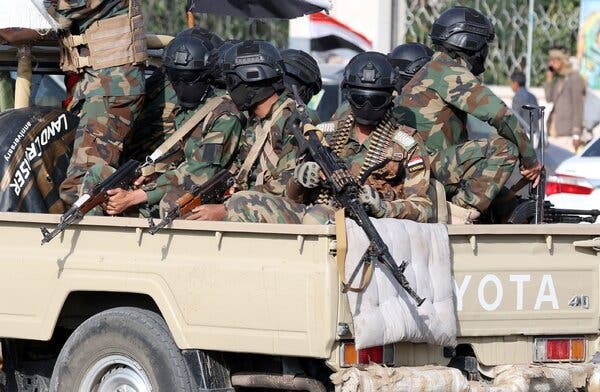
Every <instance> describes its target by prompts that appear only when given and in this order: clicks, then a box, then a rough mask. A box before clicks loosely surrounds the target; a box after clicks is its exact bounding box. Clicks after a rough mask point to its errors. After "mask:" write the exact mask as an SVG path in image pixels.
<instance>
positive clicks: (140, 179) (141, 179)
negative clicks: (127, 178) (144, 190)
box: [133, 176, 149, 189]
mask: <svg viewBox="0 0 600 392" xmlns="http://www.w3.org/2000/svg"><path fill="white" fill-rule="evenodd" d="M148 180H149V178H148V177H144V176H139V177H138V178H136V179H135V181H134V182H133V188H134V189H135V188H139V187H141V186H142V185H144V184H145V183H146V182H147V181H148Z"/></svg>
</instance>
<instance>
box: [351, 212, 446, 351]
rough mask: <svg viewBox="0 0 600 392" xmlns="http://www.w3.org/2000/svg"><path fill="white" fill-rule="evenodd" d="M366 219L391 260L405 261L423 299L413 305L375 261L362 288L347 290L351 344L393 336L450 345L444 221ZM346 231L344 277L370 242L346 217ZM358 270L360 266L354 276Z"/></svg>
mask: <svg viewBox="0 0 600 392" xmlns="http://www.w3.org/2000/svg"><path fill="white" fill-rule="evenodd" d="M371 220H372V222H373V224H374V225H375V227H376V228H377V230H378V232H379V234H380V235H381V237H382V238H383V240H384V241H385V243H386V244H387V245H388V248H389V250H390V252H391V254H392V256H393V257H394V259H395V260H396V263H397V264H398V265H400V263H401V262H402V260H406V261H408V263H409V264H408V267H407V268H406V271H405V272H404V274H405V275H406V278H407V279H408V281H409V282H410V284H411V286H412V288H413V289H415V290H416V291H417V293H418V294H419V295H420V296H421V297H425V298H426V300H425V302H424V303H423V304H422V305H421V306H420V307H418V308H417V306H416V303H415V301H414V300H413V299H412V298H411V297H410V296H409V295H408V294H407V293H406V291H404V289H403V288H402V287H401V286H400V285H399V284H398V282H397V281H396V280H395V279H394V278H393V276H392V275H391V273H389V271H388V270H387V269H386V268H385V267H383V266H381V265H380V264H379V263H378V262H376V263H375V268H374V271H373V277H372V279H371V282H370V283H369V285H368V286H367V288H366V289H365V291H363V292H362V293H353V292H348V300H349V303H350V310H351V312H352V317H353V320H354V332H355V342H356V348H358V349H360V348H366V347H372V346H379V345H384V344H391V343H396V342H413V343H429V344H435V345H444V346H452V345H455V344H456V313H455V306H454V295H453V289H452V272H451V260H450V247H449V239H448V231H447V229H446V226H445V225H442V224H426V223H416V222H413V221H408V220H399V219H371ZM346 232H347V236H348V252H347V254H346V277H345V279H346V281H348V279H349V278H350V275H351V274H352V271H353V270H354V268H355V267H356V265H357V264H358V263H359V261H360V259H361V257H362V256H363V254H364V252H365V250H366V249H367V247H368V246H369V242H368V240H367V237H366V235H365V233H364V231H363V230H362V229H361V228H360V227H359V226H358V225H357V224H356V222H354V221H353V220H351V219H346ZM361 274H362V272H359V275H358V277H357V278H356V279H355V280H356V282H358V281H359V280H360V275H361ZM354 285H356V283H354V284H353V286H354Z"/></svg>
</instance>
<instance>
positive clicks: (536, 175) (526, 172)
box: [521, 161, 542, 188]
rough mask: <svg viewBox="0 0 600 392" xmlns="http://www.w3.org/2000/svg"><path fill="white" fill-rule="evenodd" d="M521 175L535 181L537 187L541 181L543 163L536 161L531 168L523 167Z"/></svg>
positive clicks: (534, 184) (534, 185)
mask: <svg viewBox="0 0 600 392" xmlns="http://www.w3.org/2000/svg"><path fill="white" fill-rule="evenodd" d="M521 175H522V176H523V177H525V178H527V179H528V180H529V181H531V182H533V187H534V188H535V187H536V186H538V184H539V183H540V179H541V176H542V164H541V163H539V162H537V161H536V162H535V165H534V166H532V167H530V168H524V167H521Z"/></svg>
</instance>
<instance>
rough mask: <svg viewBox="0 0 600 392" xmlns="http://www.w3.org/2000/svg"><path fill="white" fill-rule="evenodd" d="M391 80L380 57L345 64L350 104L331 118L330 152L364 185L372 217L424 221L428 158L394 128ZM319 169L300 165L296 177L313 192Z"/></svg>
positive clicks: (416, 141)
mask: <svg viewBox="0 0 600 392" xmlns="http://www.w3.org/2000/svg"><path fill="white" fill-rule="evenodd" d="M394 82H395V78H394V77H393V67H392V65H391V64H390V63H389V61H388V60H387V58H386V56H385V55H383V54H381V53H376V52H366V53H361V54H359V55H357V56H355V57H354V58H353V59H352V60H351V61H350V63H348V66H346V69H345V70H344V80H343V82H342V88H343V90H344V94H345V95H346V97H347V98H348V103H349V106H342V107H341V108H340V109H339V110H338V112H336V114H335V115H334V123H335V132H334V134H333V137H332V141H331V148H332V149H333V151H334V152H335V153H337V154H338V155H339V156H340V157H341V158H343V159H344V161H345V162H346V164H347V166H348V168H349V170H350V172H351V173H352V174H353V175H354V176H355V177H356V178H357V180H358V181H359V182H360V183H362V184H364V185H363V187H362V189H361V193H360V200H361V202H362V203H363V205H364V206H365V207H366V209H367V212H368V213H369V214H370V215H371V216H373V217H376V218H401V219H411V220H415V221H418V222H427V221H428V220H429V219H430V218H431V216H432V203H431V200H430V199H429V198H428V196H427V190H428V188H429V160H428V156H427V152H426V150H425V145H424V144H423V143H422V141H421V140H420V138H419V136H418V134H417V132H416V130H415V129H413V128H410V127H407V126H405V125H401V124H399V121H398V120H399V119H398V118H397V117H396V115H395V114H394V112H393V111H392V98H393V95H392V91H393V88H394ZM319 171H320V168H319V166H318V165H316V164H315V163H314V162H305V163H302V164H300V165H298V167H297V169H296V171H295V178H296V180H297V181H298V182H299V183H300V184H301V185H303V186H304V187H307V188H313V187H315V186H317V185H318V184H319V183H320V176H319Z"/></svg>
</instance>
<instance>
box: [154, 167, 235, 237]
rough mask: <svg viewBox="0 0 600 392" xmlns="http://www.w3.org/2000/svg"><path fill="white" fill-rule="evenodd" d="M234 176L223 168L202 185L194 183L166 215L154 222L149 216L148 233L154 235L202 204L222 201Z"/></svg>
mask: <svg viewBox="0 0 600 392" xmlns="http://www.w3.org/2000/svg"><path fill="white" fill-rule="evenodd" d="M234 180H235V179H234V177H233V176H232V175H231V173H230V172H229V171H228V170H225V169H222V170H220V171H219V172H217V174H215V176H214V177H213V178H211V179H210V180H208V181H207V182H205V183H204V184H202V185H194V186H193V187H192V188H191V189H190V190H189V192H186V193H185V194H184V195H183V196H181V197H180V198H178V199H177V200H176V201H175V206H174V207H172V208H171V209H169V210H168V211H167V213H166V214H165V217H164V218H163V219H162V220H161V221H160V222H159V223H158V224H156V225H155V224H154V221H153V220H152V218H148V227H149V228H150V229H149V230H148V233H150V234H152V235H154V234H156V232H158V231H159V230H160V229H162V228H163V227H165V226H167V225H168V224H170V223H171V222H173V220H175V219H176V218H178V217H180V216H187V215H189V214H190V213H191V212H192V210H193V209H194V208H196V207H198V206H199V205H201V204H215V203H222V202H223V199H224V198H225V194H226V192H227V190H229V189H230V188H231V187H232V186H233V184H234Z"/></svg>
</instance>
